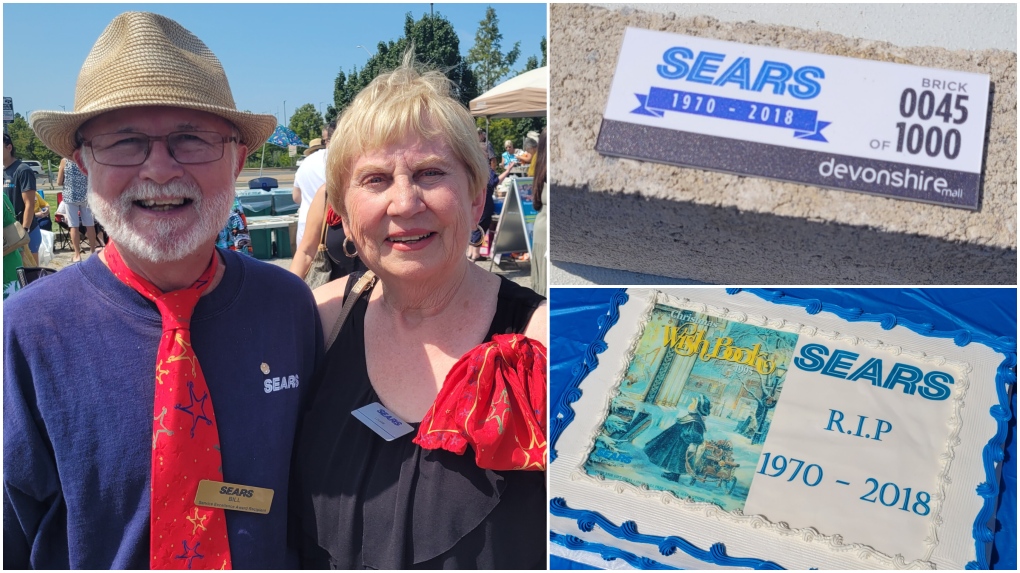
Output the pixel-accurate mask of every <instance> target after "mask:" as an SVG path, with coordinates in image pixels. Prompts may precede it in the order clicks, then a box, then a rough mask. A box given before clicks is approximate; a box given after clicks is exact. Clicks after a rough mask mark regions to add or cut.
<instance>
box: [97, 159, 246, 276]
mask: <svg viewBox="0 0 1020 573" xmlns="http://www.w3.org/2000/svg"><path fill="white" fill-rule="evenodd" d="M233 191H234V190H233V188H231V189H230V192H229V193H225V192H213V193H212V194H210V196H203V194H202V190H201V189H200V188H199V187H198V186H197V185H194V184H188V183H184V182H182V181H180V180H174V181H171V182H169V183H167V184H165V185H159V184H156V183H152V182H139V183H137V184H135V185H132V186H131V187H129V188H128V189H126V190H125V191H124V192H123V193H121V194H120V196H119V197H117V198H115V199H114V200H112V201H106V200H105V199H104V198H103V197H102V196H101V194H100V193H96V192H95V191H94V190H93V189H92V180H91V179H89V193H88V203H89V207H90V208H91V209H92V211H93V212H94V213H95V216H96V219H98V220H99V222H100V223H102V225H103V227H104V228H105V229H106V230H107V232H108V233H109V234H110V236H111V237H112V238H113V240H114V242H116V243H117V248H118V249H121V250H125V251H127V252H129V253H131V254H133V255H134V256H136V257H138V258H140V259H142V260H145V261H149V262H151V263H167V262H172V261H180V260H182V259H184V258H186V257H187V256H188V255H192V254H194V253H196V252H198V250H199V249H200V248H201V247H202V246H203V245H204V244H206V243H208V242H209V241H211V240H213V239H215V238H216V236H217V235H218V234H219V232H220V230H221V229H223V226H224V225H225V224H226V222H227V217H229V216H230V210H231V208H232V207H233V205H234V192H233ZM157 198H159V199H174V198H182V199H190V200H191V203H190V204H189V205H187V206H186V207H184V208H185V209H194V210H195V212H196V213H197V215H198V221H197V222H196V223H195V224H193V225H190V228H189V225H188V224H187V221H185V220H184V219H181V218H177V219H174V220H167V221H161V222H159V223H158V224H156V225H154V226H153V227H150V228H147V229H146V228H139V226H138V225H137V223H129V222H128V219H127V216H128V213H129V212H130V210H131V209H132V208H133V207H134V202H135V201H144V200H147V199H157Z"/></svg>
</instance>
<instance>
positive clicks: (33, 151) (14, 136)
mask: <svg viewBox="0 0 1020 573" xmlns="http://www.w3.org/2000/svg"><path fill="white" fill-rule="evenodd" d="M7 133H8V134H9V135H10V136H11V143H13V144H14V155H15V156H16V157H19V158H21V159H34V160H36V161H38V162H39V163H40V164H42V167H43V169H46V168H47V161H49V164H48V165H49V168H50V169H52V170H53V173H56V172H57V165H59V164H60V156H59V155H57V154H56V153H54V152H53V151H51V150H50V149H49V148H47V147H46V146H45V145H43V143H42V141H39V138H38V137H36V136H35V132H34V131H32V128H31V127H30V126H29V125H28V121H26V120H25V118H24V117H22V115H21V114H20V113H16V114H14V121H13V122H12V123H9V124H7Z"/></svg>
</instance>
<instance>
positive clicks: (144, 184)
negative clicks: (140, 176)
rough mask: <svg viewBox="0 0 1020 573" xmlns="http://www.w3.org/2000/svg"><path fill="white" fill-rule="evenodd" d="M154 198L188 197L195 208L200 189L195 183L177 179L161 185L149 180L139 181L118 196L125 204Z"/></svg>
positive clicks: (200, 198)
mask: <svg viewBox="0 0 1020 573" xmlns="http://www.w3.org/2000/svg"><path fill="white" fill-rule="evenodd" d="M155 199H170V200H173V199H190V200H191V201H192V203H193V204H194V206H195V207H196V208H197V207H199V206H200V205H201V202H202V190H201V189H199V188H198V186H197V185H193V184H189V183H185V182H183V181H177V180H175V181H171V182H169V183H165V184H162V185H161V184H158V183H153V182H151V181H139V182H138V183H135V184H134V185H132V186H131V187H129V188H128V189H126V190H125V191H124V193H122V194H121V196H120V202H121V204H122V205H125V206H127V205H130V204H132V203H134V202H135V201H151V200H155Z"/></svg>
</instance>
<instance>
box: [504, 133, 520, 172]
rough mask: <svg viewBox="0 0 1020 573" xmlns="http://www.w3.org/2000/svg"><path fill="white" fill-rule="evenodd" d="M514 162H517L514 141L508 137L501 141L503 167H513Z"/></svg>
mask: <svg viewBox="0 0 1020 573" xmlns="http://www.w3.org/2000/svg"><path fill="white" fill-rule="evenodd" d="M514 163H518V161H517V155H516V154H515V153H514V142H512V141H510V140H509V139H508V140H506V141H504V142H503V169H509V168H511V167H513V164H514Z"/></svg>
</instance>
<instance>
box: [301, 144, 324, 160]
mask: <svg viewBox="0 0 1020 573" xmlns="http://www.w3.org/2000/svg"><path fill="white" fill-rule="evenodd" d="M320 149H326V146H325V145H313V146H311V147H309V148H308V149H306V150H304V152H303V153H304V156H305V157H308V156H309V155H311V154H313V153H315V152H316V151H318V150H320Z"/></svg>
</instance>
